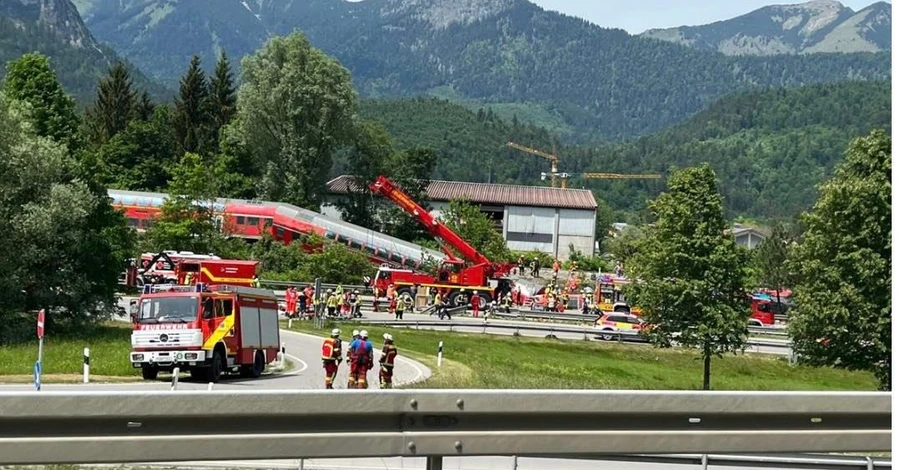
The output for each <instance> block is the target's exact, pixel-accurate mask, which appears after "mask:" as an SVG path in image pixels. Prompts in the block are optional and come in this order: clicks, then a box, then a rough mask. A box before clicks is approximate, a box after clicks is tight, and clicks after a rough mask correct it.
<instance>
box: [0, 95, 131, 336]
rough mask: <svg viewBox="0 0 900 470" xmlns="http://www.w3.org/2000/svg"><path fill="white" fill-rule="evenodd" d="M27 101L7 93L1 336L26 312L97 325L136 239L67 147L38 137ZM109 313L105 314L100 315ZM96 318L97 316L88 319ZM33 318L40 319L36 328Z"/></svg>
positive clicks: (1, 180)
mask: <svg viewBox="0 0 900 470" xmlns="http://www.w3.org/2000/svg"><path fill="white" fill-rule="evenodd" d="M20 106H21V102H19V101H14V100H9V99H8V98H6V97H5V96H4V95H3V94H0V245H2V246H5V247H7V249H5V250H2V252H0V295H2V296H3V299H4V301H3V303H2V305H0V338H3V340H4V341H6V340H18V339H22V338H11V337H10V336H9V335H8V332H9V330H10V329H12V328H14V324H15V323H16V321H17V319H18V318H20V317H19V316H20V315H21V312H25V311H30V310H36V309H39V308H46V309H48V311H49V312H50V314H49V319H48V321H50V322H53V323H56V324H60V323H65V322H70V324H73V325H74V326H78V325H79V324H83V323H86V322H91V321H97V320H100V319H102V318H103V315H97V313H98V311H97V308H98V303H100V302H102V303H104V304H105V306H106V308H107V311H108V309H109V308H111V307H112V306H113V305H114V300H115V292H116V289H117V288H118V282H117V281H118V276H119V274H120V273H121V272H122V271H123V270H124V269H125V259H126V257H127V253H130V252H132V251H133V250H134V238H133V236H131V235H130V233H131V231H130V230H129V229H128V227H127V225H126V224H125V219H124V218H123V217H122V216H121V215H120V214H118V213H116V212H113V210H112V208H111V206H110V204H109V202H108V199H107V198H106V196H105V194H100V193H99V191H97V187H96V186H97V185H96V184H94V183H93V182H92V181H91V180H90V175H89V174H86V173H85V172H83V171H81V170H80V168H79V167H78V162H77V161H76V160H75V159H74V157H73V156H72V155H71V154H70V153H69V152H68V150H67V149H66V147H65V146H64V145H62V144H59V143H57V142H54V141H52V140H50V139H49V138H47V137H41V136H38V135H36V134H35V133H34V130H33V127H32V126H30V125H27V124H26V118H25V116H26V115H27V113H26V112H25V111H24V110H22V109H21V108H20ZM99 313H102V312H99ZM88 314H90V315H88ZM31 321H33V317H32V318H31V319H30V320H29V323H30V322H31Z"/></svg>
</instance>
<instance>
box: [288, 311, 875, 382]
mask: <svg viewBox="0 0 900 470" xmlns="http://www.w3.org/2000/svg"><path fill="white" fill-rule="evenodd" d="M335 327H336V328H341V331H342V334H343V337H344V338H349V336H350V333H351V331H352V330H353V329H355V328H365V329H367V330H368V331H369V337H370V338H371V339H372V340H373V344H374V345H375V346H376V347H380V346H381V344H382V342H381V337H382V334H383V333H384V332H390V333H391V334H393V335H394V339H395V341H396V344H397V347H398V348H399V350H400V354H401V355H406V356H408V357H410V358H413V359H417V360H420V361H421V362H423V363H424V364H425V365H427V366H429V367H430V368H431V369H432V372H433V373H434V376H433V377H432V378H431V379H429V380H427V381H426V382H424V383H421V384H418V385H416V387H419V388H522V389H529V388H532V389H533V388H548V389H557V388H563V389H645V390H693V389H699V388H701V386H702V379H703V375H702V371H703V363H702V362H701V361H700V360H699V359H698V356H697V354H696V352H694V351H687V350H678V349H657V348H653V347H652V346H646V345H619V344H616V343H600V342H587V341H584V342H582V341H558V340H544V339H532V338H522V337H501V336H489V335H479V334H465V333H450V332H445V331H423V330H411V329H406V328H403V329H400V328H386V327H384V326H381V325H378V326H376V325H351V324H335V325H331V324H328V325H326V328H325V329H322V330H319V329H315V328H313V327H312V325H311V323H309V322H294V323H293V329H295V330H297V331H304V332H308V333H313V334H319V335H321V336H325V335H326V334H327V331H330V329H331V328H335ZM439 341H443V342H444V361H443V366H442V367H441V368H440V369H439V368H437V364H436V356H437V347H438V342H439ZM712 387H713V389H716V390H875V389H876V388H877V382H876V380H875V378H874V377H873V376H872V375H871V374H869V373H865V372H849V371H845V370H838V369H829V368H813V367H805V366H791V365H789V364H788V362H787V360H786V359H785V358H780V357H772V356H767V355H757V354H744V355H737V356H727V357H724V358H722V359H713V361H712Z"/></svg>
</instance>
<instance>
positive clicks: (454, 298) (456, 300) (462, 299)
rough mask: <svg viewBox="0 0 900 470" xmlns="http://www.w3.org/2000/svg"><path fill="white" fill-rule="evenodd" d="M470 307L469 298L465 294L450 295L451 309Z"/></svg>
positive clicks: (455, 293)
mask: <svg viewBox="0 0 900 470" xmlns="http://www.w3.org/2000/svg"><path fill="white" fill-rule="evenodd" d="M463 305H469V296H468V295H466V294H465V293H463V292H454V293H453V294H451V295H450V308H453V307H461V306H463Z"/></svg>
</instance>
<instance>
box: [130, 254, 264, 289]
mask: <svg viewBox="0 0 900 470" xmlns="http://www.w3.org/2000/svg"><path fill="white" fill-rule="evenodd" d="M141 266H142V267H141V268H138V272H137V274H136V275H135V276H126V280H131V281H132V282H133V283H129V285H132V286H134V285H136V286H138V287H141V286H144V285H147V284H196V283H204V284H230V285H236V286H247V287H252V286H253V280H254V278H255V277H256V275H257V274H258V269H259V262H258V261H240V260H226V259H221V258H219V257H218V256H215V255H195V254H193V253H188V254H185V252H179V253H175V252H168V251H166V252H162V253H158V254H156V255H153V256H152V257H150V256H148V254H144V255H143V256H142V261H141ZM188 278H190V282H187V281H188Z"/></svg>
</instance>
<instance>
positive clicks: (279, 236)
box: [275, 227, 284, 238]
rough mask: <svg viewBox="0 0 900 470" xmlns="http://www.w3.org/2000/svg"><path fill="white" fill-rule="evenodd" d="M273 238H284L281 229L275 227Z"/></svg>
mask: <svg viewBox="0 0 900 470" xmlns="http://www.w3.org/2000/svg"><path fill="white" fill-rule="evenodd" d="M275 236H276V237H278V238H282V237H284V229H283V228H281V227H275Z"/></svg>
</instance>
